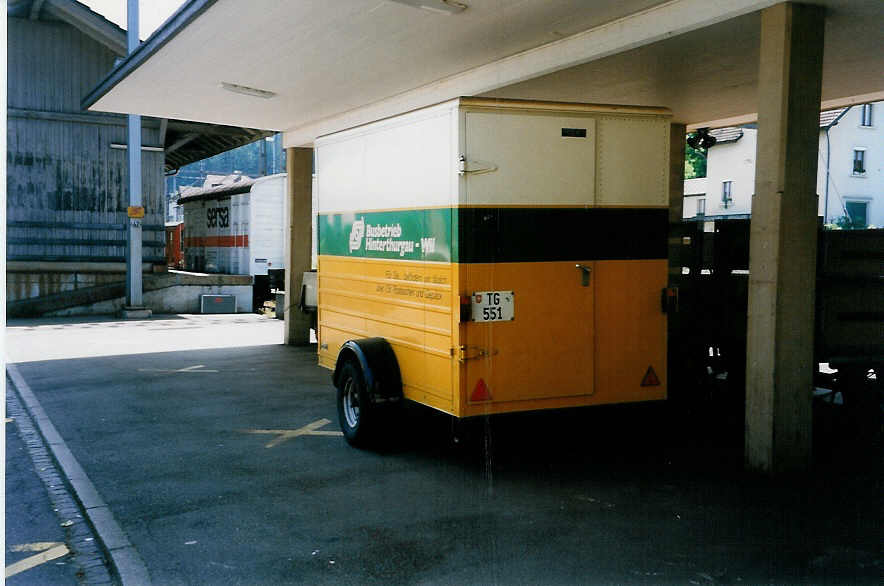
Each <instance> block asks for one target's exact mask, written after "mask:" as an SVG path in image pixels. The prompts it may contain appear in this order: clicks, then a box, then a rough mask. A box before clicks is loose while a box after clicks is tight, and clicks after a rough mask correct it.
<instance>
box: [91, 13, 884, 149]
mask: <svg viewBox="0 0 884 586" xmlns="http://www.w3.org/2000/svg"><path fill="white" fill-rule="evenodd" d="M459 2H462V3H463V4H459ZM459 2H454V1H453V0H421V1H420V2H418V1H416V0H387V1H381V0H337V1H335V2H327V1H326V0H300V1H298V2H278V1H276V0H255V1H253V2H239V1H237V0H190V1H189V2H187V3H186V4H185V5H184V6H183V7H182V8H181V9H180V10H179V11H178V12H177V13H176V14H175V15H173V16H172V17H171V18H170V19H169V20H168V21H167V22H166V23H165V25H164V26H163V27H161V28H160V29H159V30H158V31H157V32H156V33H154V35H153V36H151V38H150V39H148V40H147V41H146V42H145V43H144V44H143V45H142V46H141V47H140V48H139V50H138V51H136V52H135V53H134V54H133V55H132V56H130V57H129V58H128V59H126V60H125V61H124V62H123V63H121V64H120V66H119V67H118V68H117V69H116V70H115V71H114V72H113V73H112V74H111V75H110V76H109V77H108V78H107V79H106V80H105V81H104V82H103V83H102V84H101V85H100V86H99V87H98V88H96V89H95V91H93V92H92V93H91V94H90V95H89V96H88V97H87V98H86V100H85V101H84V105H85V106H88V107H90V108H91V109H94V110H103V111H110V112H129V111H131V112H135V113H141V114H147V115H152V116H160V117H169V118H177V119H181V120H196V121H201V122H210V123H216V124H218V123H220V124H229V125H235V126H241V127H252V128H268V129H274V130H283V131H286V146H297V145H302V144H309V143H311V142H312V140H313V139H314V138H315V137H317V136H320V135H322V134H327V133H329V132H333V131H337V130H341V129H343V128H348V127H352V126H355V125H358V124H362V123H365V122H369V121H371V120H376V119H379V118H383V117H386V116H390V115H394V114H397V113H401V112H404V111H407V110H411V109H414V108H417V107H422V106H426V105H429V104H433V103H437V102H441V101H444V100H447V99H450V98H453V97H456V96H459V95H484V96H491V97H508V98H526V99H544V100H565V101H577V102H594V103H615V104H617V103H619V104H636V105H650V106H664V107H668V108H670V109H671V110H672V111H673V114H674V118H675V120H677V121H680V122H684V123H687V124H688V125H690V126H693V127H697V126H713V127H714V126H724V125H728V124H735V123H741V122H749V121H752V120H753V119H754V117H755V111H756V102H757V96H756V94H757V70H758V46H759V34H760V27H759V22H760V18H759V11H760V10H761V9H763V8H765V7H768V6H771V5H773V4H776V2H775V1H774V0H728V1H727V2H709V1H708V0H669V1H665V2H664V1H660V0H595V1H594V2H591V3H588V2H585V1H584V0H459ZM813 3H814V4H821V5H824V6H825V7H826V9H827V16H826V36H825V58H824V66H823V69H824V71H823V104H822V106H824V107H827V108H830V107H839V106H844V105H848V104H851V103H859V102H863V101H871V100H875V99H882V98H884V3H882V2H881V1H880V0H817V1H814V2H813ZM419 5H426V6H427V7H429V8H431V9H432V10H426V9H423V8H419V7H418V6H419ZM461 5H466V8H465V9H463V10H459V11H458V8H459V7H460V6H461Z"/></svg>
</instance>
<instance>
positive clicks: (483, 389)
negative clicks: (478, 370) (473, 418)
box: [470, 378, 491, 403]
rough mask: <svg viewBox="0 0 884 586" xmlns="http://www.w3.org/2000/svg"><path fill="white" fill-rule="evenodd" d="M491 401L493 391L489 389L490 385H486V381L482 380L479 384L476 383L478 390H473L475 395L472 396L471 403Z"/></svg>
mask: <svg viewBox="0 0 884 586" xmlns="http://www.w3.org/2000/svg"><path fill="white" fill-rule="evenodd" d="M490 400H491V391H490V390H489V389H488V385H486V384H485V380H484V379H481V378H480V379H479V382H477V383H476V388H475V389H473V394H472V395H470V402H472V403H477V402H479V401H490Z"/></svg>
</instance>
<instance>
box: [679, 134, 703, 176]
mask: <svg viewBox="0 0 884 586" xmlns="http://www.w3.org/2000/svg"><path fill="white" fill-rule="evenodd" d="M693 134H694V133H691V134H689V135H688V136H693ZM707 151H708V149H703V148H700V149H695V148H694V147H692V146H691V145H689V144H686V145H685V150H684V178H685V179H699V178H701V177H705V176H706V155H707Z"/></svg>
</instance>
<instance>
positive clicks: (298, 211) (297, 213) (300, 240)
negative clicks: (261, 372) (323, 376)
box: [285, 148, 313, 346]
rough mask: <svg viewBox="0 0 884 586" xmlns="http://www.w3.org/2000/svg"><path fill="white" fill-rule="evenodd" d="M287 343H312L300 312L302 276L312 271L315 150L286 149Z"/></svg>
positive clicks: (294, 344) (305, 317)
mask: <svg viewBox="0 0 884 586" xmlns="http://www.w3.org/2000/svg"><path fill="white" fill-rule="evenodd" d="M286 172H287V173H288V194H287V200H286V216H287V218H286V224H285V226H286V233H285V242H286V252H285V275H286V276H285V343H286V344H290V345H293V346H300V345H304V344H309V343H310V322H311V319H310V316H309V315H307V314H305V313H303V312H302V311H301V310H299V309H298V300H299V299H300V297H301V277H302V275H303V274H304V272H305V271H309V270H310V253H311V242H312V240H311V229H312V228H311V226H312V224H311V218H312V214H313V205H312V203H313V149H311V148H289V149H286Z"/></svg>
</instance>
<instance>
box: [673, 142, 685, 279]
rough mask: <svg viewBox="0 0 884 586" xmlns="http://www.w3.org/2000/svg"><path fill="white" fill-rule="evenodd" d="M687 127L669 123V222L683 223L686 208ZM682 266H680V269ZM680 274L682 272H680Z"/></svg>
mask: <svg viewBox="0 0 884 586" xmlns="http://www.w3.org/2000/svg"><path fill="white" fill-rule="evenodd" d="M686 137H687V128H686V127H685V125H684V124H670V125H669V223H670V224H681V218H682V210H683V209H684V151H685V139H686ZM680 270H681V267H679V271H680ZM679 274H681V273H680V272H679Z"/></svg>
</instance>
